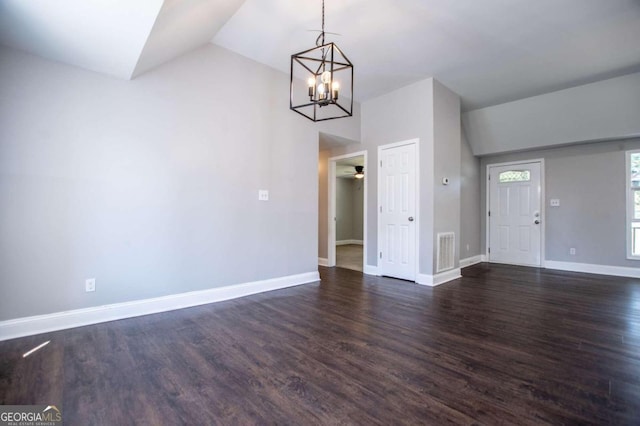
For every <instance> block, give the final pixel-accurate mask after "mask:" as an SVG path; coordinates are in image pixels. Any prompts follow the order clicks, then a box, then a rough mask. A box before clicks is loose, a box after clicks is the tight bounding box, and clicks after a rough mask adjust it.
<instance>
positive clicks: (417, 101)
mask: <svg viewBox="0 0 640 426" xmlns="http://www.w3.org/2000/svg"><path fill="white" fill-rule="evenodd" d="M361 107H362V130H361V133H362V143H360V144H352V145H348V146H345V147H340V148H335V149H333V150H332V151H331V156H337V155H342V154H348V153H353V152H357V151H367V152H368V160H367V161H368V166H367V167H365V170H367V177H366V179H368V182H367V188H368V191H369V193H368V205H367V213H368V217H369V220H368V223H367V230H366V232H367V244H368V247H367V250H368V251H367V259H366V260H367V264H368V265H372V266H375V265H377V257H378V251H377V244H378V241H377V238H378V235H377V226H378V224H377V205H378V199H377V193H378V181H377V180H378V176H377V172H378V170H377V169H378V168H377V167H376V164H377V163H378V147H379V146H380V145H385V144H389V143H394V142H400V141H405V140H408V139H415V138H418V139H420V144H419V147H418V148H419V151H420V152H419V157H420V158H419V167H420V176H419V186H420V217H419V222H420V223H419V229H420V230H419V235H418V244H419V250H420V252H419V255H420V257H419V260H418V261H419V269H420V273H422V274H427V275H432V274H433V273H434V262H435V259H434V244H435V235H436V234H435V231H436V225H435V216H436V214H437V215H439V223H438V227H439V228H438V229H442V230H447V231H454V232H456V234H457V235H459V231H460V230H459V227H460V220H459V214H460V200H459V197H460V188H461V187H460V160H461V152H460V101H459V98H458V96H457V95H456V94H455V93H453V92H451V91H450V90H448V89H447V88H446V87H444V86H442V85H441V84H440V83H438V82H436V81H435V80H434V79H426V80H423V81H420V82H417V83H414V84H412V85H409V86H406V87H403V88H400V89H398V90H395V91H393V92H391V93H387V94H385V95H382V96H380V97H377V98H374V99H370V100H368V101H366V102H363V104H362V106H361ZM436 119H437V120H438V121H439V122H440V124H439V125H435V124H434V120H436ZM436 145H438V146H437V148H436ZM456 145H457V146H456ZM436 174H437V175H438V177H439V178H440V181H441V177H442V176H445V175H446V176H447V177H449V178H450V179H451V180H452V181H453V185H449V186H448V187H446V188H441V187H438V188H436V187H435V185H436V182H435V180H436ZM436 192H438V199H439V201H441V204H440V205H437V203H436V195H435V193H436ZM456 262H457V260H456Z"/></svg>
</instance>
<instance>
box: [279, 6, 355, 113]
mask: <svg viewBox="0 0 640 426" xmlns="http://www.w3.org/2000/svg"><path fill="white" fill-rule="evenodd" d="M324 37H325V32H324V0H322V31H321V32H320V35H319V36H318V38H317V39H316V47H314V48H312V49H309V50H305V51H303V52H300V53H296V54H294V55H291V82H290V84H289V95H290V105H289V107H290V108H291V109H292V110H293V111H295V112H297V113H298V114H301V115H303V116H305V117H307V118H308V119H309V120H311V121H325V120H333V119H336V118H343V117H351V116H352V115H353V64H352V63H351V61H349V59H348V58H347V57H346V56H345V55H344V53H342V50H340V48H339V47H338V46H336V44H335V43H327V44H325V42H324ZM305 77H306V79H305ZM305 80H306V81H305ZM305 83H306V84H305Z"/></svg>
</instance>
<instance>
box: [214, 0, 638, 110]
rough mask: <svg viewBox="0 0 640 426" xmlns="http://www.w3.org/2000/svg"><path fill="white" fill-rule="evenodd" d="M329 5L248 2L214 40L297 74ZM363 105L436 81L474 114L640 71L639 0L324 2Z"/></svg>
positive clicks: (290, 1)
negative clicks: (294, 68) (293, 60)
mask: <svg viewBox="0 0 640 426" xmlns="http://www.w3.org/2000/svg"><path fill="white" fill-rule="evenodd" d="M320 16H321V0H313V1H311V0H306V1H300V0H246V1H245V2H244V4H243V5H242V6H241V7H240V9H239V10H238V12H237V13H236V14H235V15H234V16H233V17H232V18H231V19H230V20H229V21H228V22H227V23H226V25H225V26H224V27H223V28H222V29H221V30H220V31H219V32H218V33H217V34H216V36H215V37H214V38H213V42H214V43H216V44H219V45H220V46H223V47H226V48H228V49H230V50H233V51H236V52H238V53H240V54H242V55H244V56H247V57H249V58H252V59H255V60H257V61H259V62H262V63H265V64H267V65H270V66H272V67H274V68H277V69H280V70H282V71H284V72H289V61H290V55H291V54H292V53H295V52H298V51H301V50H304V49H307V48H310V47H313V45H314V42H315V38H316V33H311V32H308V31H307V30H308V29H318V28H319V27H320ZM326 29H327V31H332V32H337V33H340V34H341V36H340V37H333V36H331V37H330V38H329V40H330V41H335V42H336V43H337V44H338V46H340V48H341V49H342V50H343V51H344V52H345V54H346V55H347V56H348V57H349V59H350V60H351V61H352V62H353V63H354V65H355V85H356V87H355V98H356V99H358V100H365V99H368V98H370V97H374V96H376V95H380V94H382V93H385V92H387V91H389V90H392V89H395V88H398V87H401V86H404V85H406V84H409V83H411V82H414V81H417V80H420V79H423V78H426V77H429V76H433V77H436V78H437V79H438V80H440V81H441V82H442V83H443V84H445V85H446V86H448V87H449V88H451V89H452V90H454V91H455V92H457V93H458V94H459V95H461V97H462V100H463V107H464V109H466V110H469V109H474V108H478V107H484V106H489V105H494V104H498V103H502V102H506V101H511V100H515V99H520V98H523V97H528V96H533V95H537V94H542V93H547V92H550V91H554V90H559V89H563V88H567V87H571V86H575V85H579V84H585V83H588V82H592V81H597V80H601V79H603V78H608V77H614V76H618V75H622V74H627V73H630V72H634V71H640V42H638V40H640V1H639V0H535V1H532V0H482V1H479V0H326Z"/></svg>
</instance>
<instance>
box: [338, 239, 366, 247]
mask: <svg viewBox="0 0 640 426" xmlns="http://www.w3.org/2000/svg"><path fill="white" fill-rule="evenodd" d="M348 244H358V245H363V241H362V240H340V241H336V245H337V246H346V245H348Z"/></svg>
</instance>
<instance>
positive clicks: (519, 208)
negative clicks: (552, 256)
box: [488, 162, 542, 266]
mask: <svg viewBox="0 0 640 426" xmlns="http://www.w3.org/2000/svg"><path fill="white" fill-rule="evenodd" d="M540 170H541V167H540V163H539V162H535V163H522V164H511V165H506V166H492V167H489V206H490V207H489V253H488V255H489V261H490V262H498V263H510V264H514V265H529V266H541V259H542V247H541V237H542V231H541V229H542V227H541V222H542V217H541V215H542V211H541V207H542V204H541V196H542V187H541V179H540V177H541V176H540V173H541V172H540Z"/></svg>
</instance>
